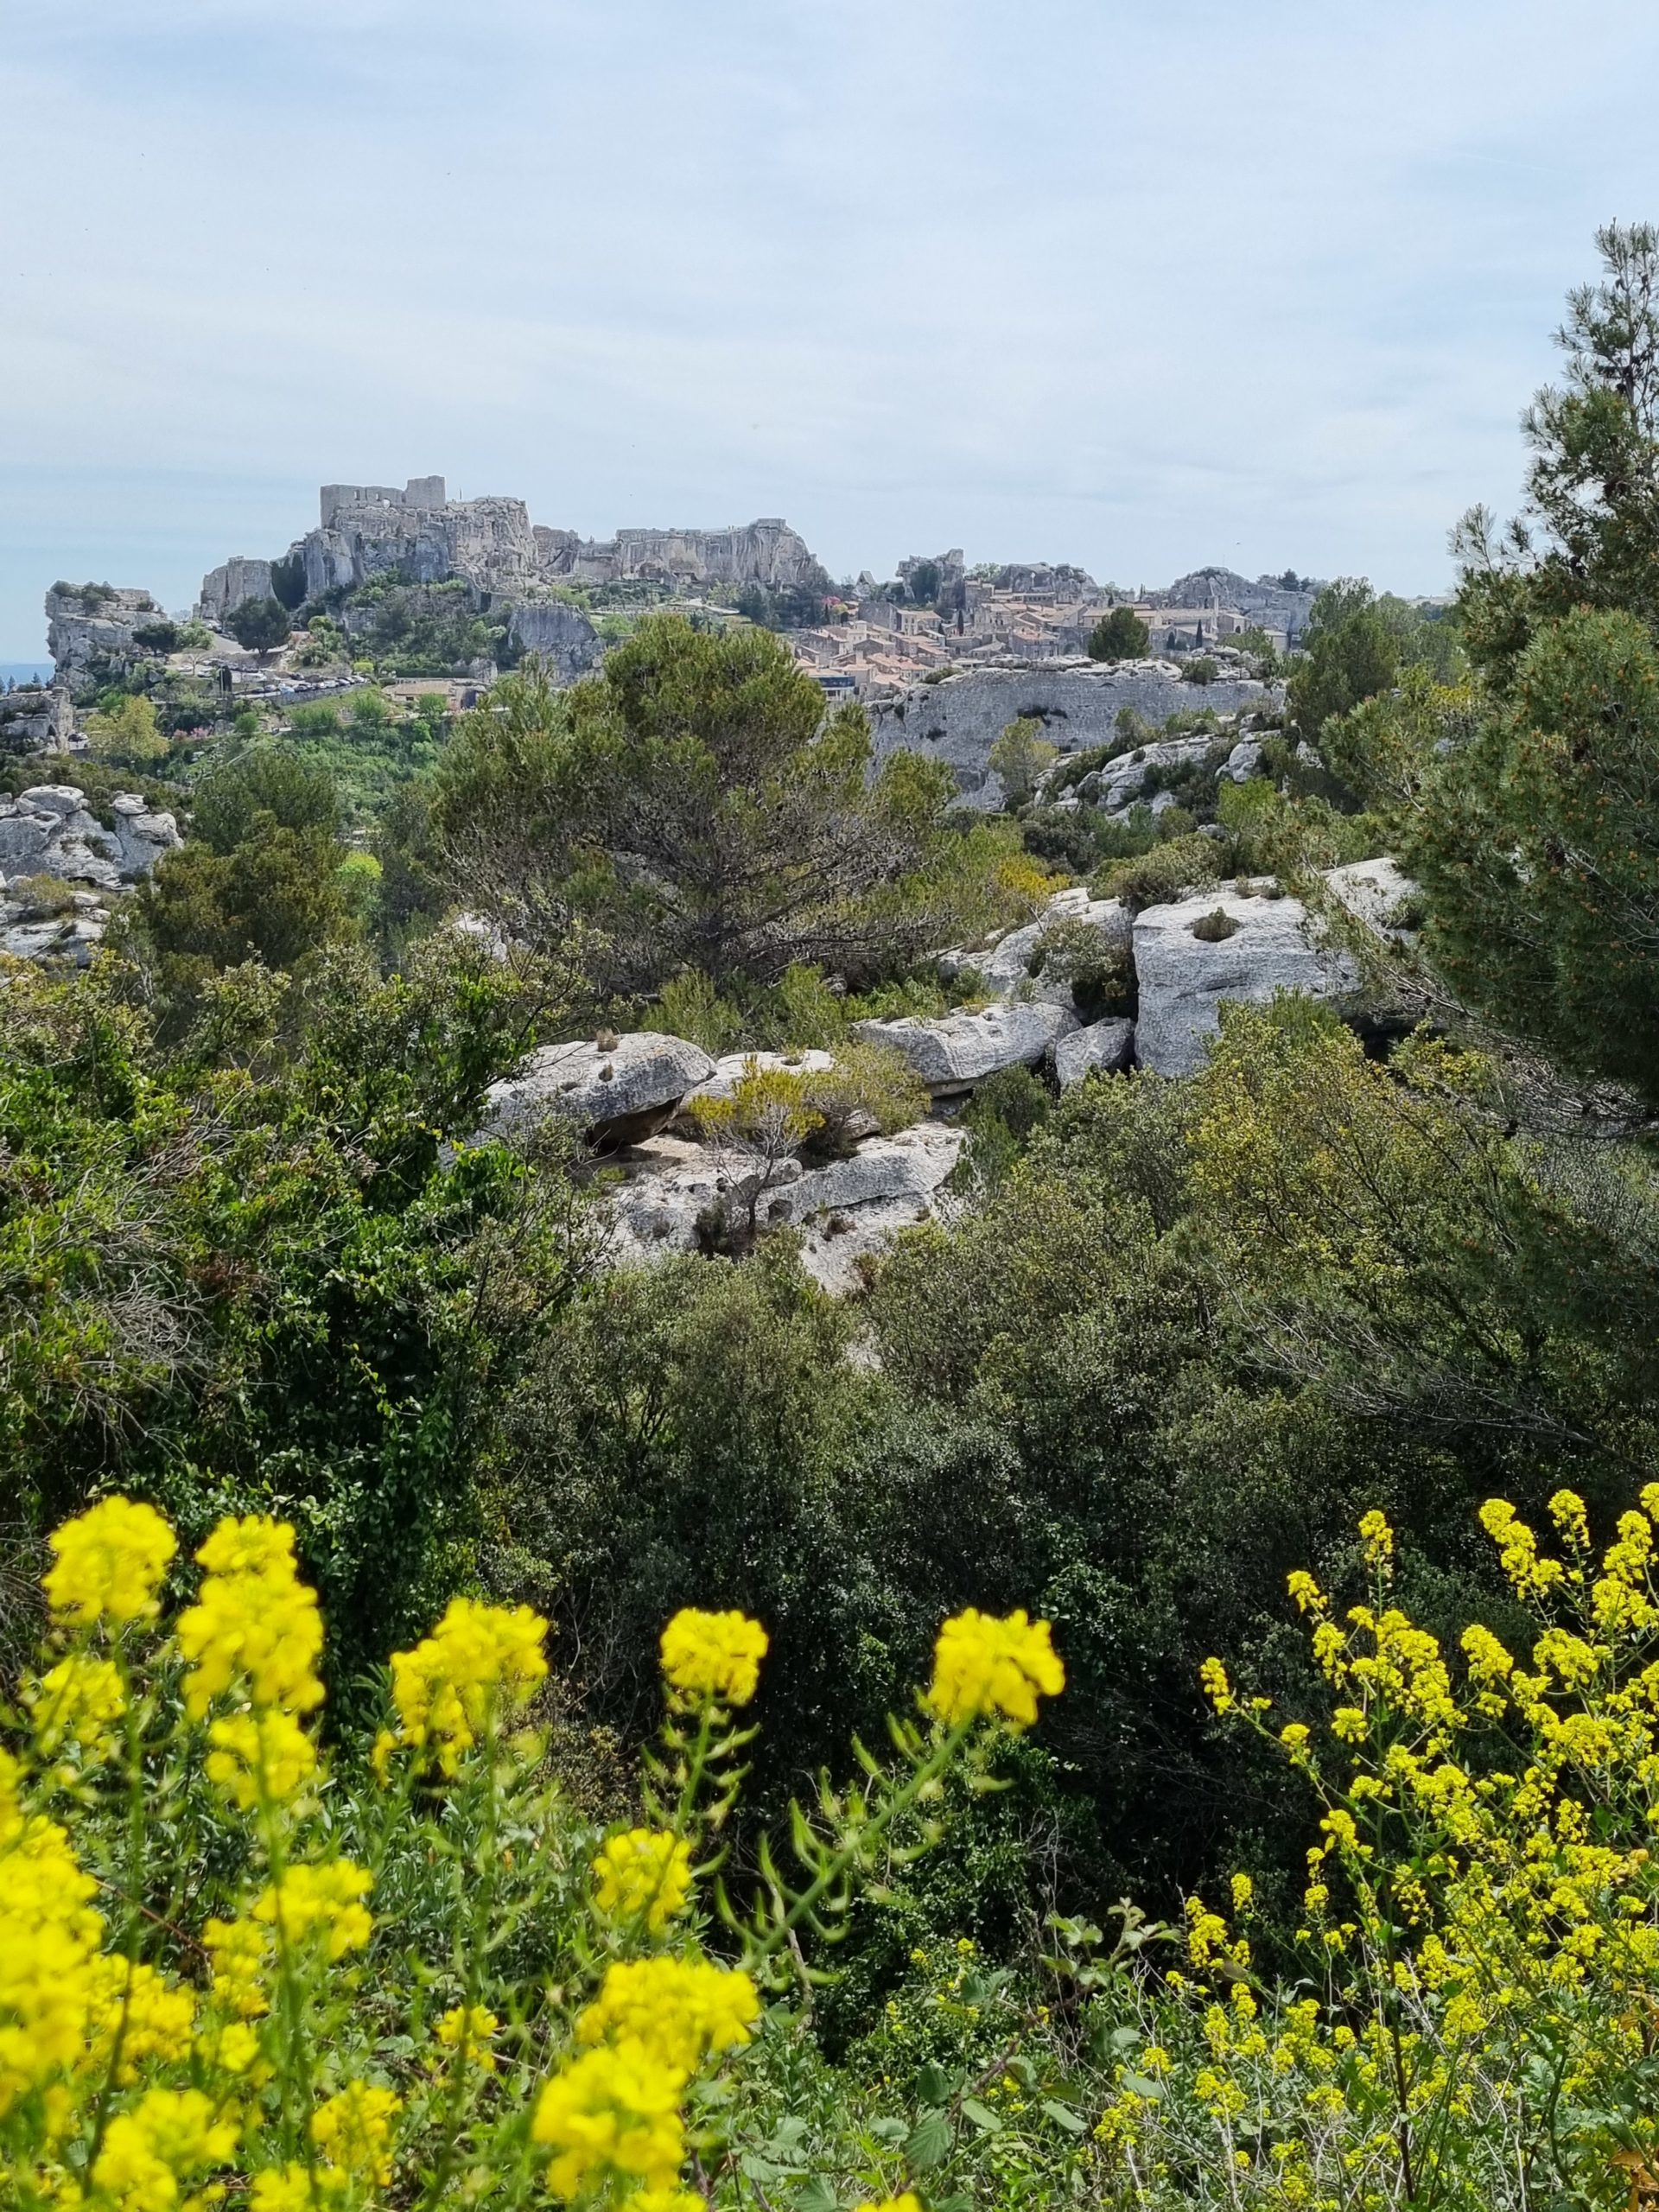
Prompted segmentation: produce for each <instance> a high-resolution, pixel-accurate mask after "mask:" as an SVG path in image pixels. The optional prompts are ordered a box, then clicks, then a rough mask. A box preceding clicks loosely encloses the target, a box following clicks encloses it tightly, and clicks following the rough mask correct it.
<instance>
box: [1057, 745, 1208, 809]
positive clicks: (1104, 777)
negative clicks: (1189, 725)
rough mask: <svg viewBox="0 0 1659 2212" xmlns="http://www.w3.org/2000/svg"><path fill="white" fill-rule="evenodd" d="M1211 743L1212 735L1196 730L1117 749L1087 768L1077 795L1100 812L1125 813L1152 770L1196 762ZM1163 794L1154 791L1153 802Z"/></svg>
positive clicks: (1139, 795) (1138, 795) (1134, 800)
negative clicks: (1194, 733) (1112, 757)
mask: <svg viewBox="0 0 1659 2212" xmlns="http://www.w3.org/2000/svg"><path fill="white" fill-rule="evenodd" d="M1214 743H1215V740H1214V739H1213V738H1212V737H1210V736H1207V735H1205V734H1199V735H1197V736H1194V737H1170V738H1163V739H1160V740H1159V741H1158V742H1156V743H1155V744H1152V745H1137V746H1136V747H1135V749H1134V751H1133V752H1130V753H1120V754H1119V755H1118V757H1117V759H1116V760H1108V761H1107V762H1106V763H1105V764H1104V766H1102V767H1099V768H1091V769H1090V772H1089V773H1088V774H1087V775H1086V776H1084V778H1083V779H1082V780H1081V781H1080V782H1079V783H1078V784H1077V786H1076V789H1077V797H1078V798H1079V799H1080V800H1081V801H1082V803H1083V804H1084V805H1085V806H1096V807H1098V808H1099V809H1100V810H1101V812H1102V813H1103V814H1123V813H1127V811H1128V809H1129V808H1130V807H1132V806H1134V805H1135V804H1138V802H1139V801H1140V799H1141V796H1142V794H1143V793H1144V791H1145V790H1146V787H1147V782H1148V780H1149V779H1150V778H1151V777H1152V775H1153V773H1154V770H1157V769H1161V768H1191V767H1197V766H1200V765H1201V764H1202V763H1203V761H1204V759H1205V755H1206V754H1207V753H1208V752H1209V750H1210V747H1211V746H1212V745H1213V744H1214ZM1166 796H1168V795H1167V794H1166V793H1164V792H1161V791H1160V792H1158V793H1156V794H1155V795H1154V804H1155V802H1156V799H1157V798H1166Z"/></svg>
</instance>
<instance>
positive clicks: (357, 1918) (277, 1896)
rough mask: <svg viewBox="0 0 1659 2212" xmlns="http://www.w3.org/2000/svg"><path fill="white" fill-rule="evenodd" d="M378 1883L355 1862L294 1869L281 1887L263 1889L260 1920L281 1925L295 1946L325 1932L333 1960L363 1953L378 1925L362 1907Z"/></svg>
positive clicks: (258, 1909) (325, 1943)
mask: <svg viewBox="0 0 1659 2212" xmlns="http://www.w3.org/2000/svg"><path fill="white" fill-rule="evenodd" d="M372 1886H373V1878H372V1876H371V1875H370V1874H369V1873H367V1872H365V1869H364V1868H363V1867H361V1866H353V1863H352V1861H351V1860H350V1859H330V1860H328V1861H327V1863H326V1864H325V1865H323V1866H290V1867H289V1869H288V1871H287V1872H285V1873H284V1874H283V1878H282V1880H281V1882H280V1883H273V1884H271V1885H270V1886H269V1887H268V1888H266V1889H264V1890H262V1891H260V1893H259V1897H258V1899H257V1902H256V1904H255V1905H254V1908H253V1916H254V1918H255V1919H256V1920H257V1921H263V1922H266V1923H269V1924H270V1926H271V1927H272V1928H276V1927H277V1926H278V1925H280V1926H281V1928H282V1929H283V1934H284V1935H285V1936H287V1938H288V1941H289V1942H290V1943H303V1942H306V1941H307V1939H308V1937H309V1936H312V1935H313V1934H314V1933H315V1932H320V1933H321V1936H322V1940H323V1948H324V1950H325V1951H326V1953H327V1956H328V1957H329V1958H331V1959H341V1958H344V1957H345V1955H346V1952H347V1951H359V1950H361V1949H362V1948H363V1946H364V1944H365V1943H366V1942H368V1940H369V1937H370V1936H371V1935H372V1933H373V1929H374V1923H373V1921H372V1919H371V1918H370V1916H369V1912H368V1909H367V1907H366V1906H365V1904H363V1903H362V1899H363V1898H364V1897H366V1896H367V1895H368V1893H369V1891H370V1890H371V1888H372Z"/></svg>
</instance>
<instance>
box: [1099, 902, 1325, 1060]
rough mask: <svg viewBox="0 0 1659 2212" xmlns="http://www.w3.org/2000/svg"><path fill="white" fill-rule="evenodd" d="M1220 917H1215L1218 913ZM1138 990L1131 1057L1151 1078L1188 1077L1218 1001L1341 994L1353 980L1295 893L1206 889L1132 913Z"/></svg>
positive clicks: (1215, 1028)
mask: <svg viewBox="0 0 1659 2212" xmlns="http://www.w3.org/2000/svg"><path fill="white" fill-rule="evenodd" d="M1217 917H1219V919H1217ZM1135 976H1136V979H1137V984H1138V988H1139V993H1140V1000H1139V1012H1138V1014H1137V1016H1136V1021H1135V1056H1136V1058H1138V1059H1139V1061H1140V1063H1141V1066H1142V1067H1144V1068H1150V1069H1152V1071H1154V1074H1157V1075H1192V1074H1194V1073H1196V1072H1197V1071H1198V1069H1199V1068H1200V1067H1202V1066H1203V1065H1204V1058H1205V1052H1206V1050H1207V1049H1208V1047H1209V1046H1210V1044H1211V1041H1212V1039H1215V1038H1216V1037H1217V1036H1218V1035H1219V1034H1220V1033H1221V1007H1222V1002H1223V1001H1224V1000H1229V999H1231V1000H1242V1001H1244V1002H1245V1003H1247V1004H1253V1005H1260V1004H1262V1002H1263V1001H1266V1000H1268V999H1270V998H1271V997H1272V996H1273V995H1274V992H1275V991H1281V990H1282V991H1306V992H1307V993H1309V994H1310V995H1312V996H1313V997H1314V998H1319V999H1341V998H1344V997H1345V996H1346V995H1349V994H1350V993H1351V992H1352V991H1353V990H1354V989H1355V988H1356V987H1357V984H1358V982H1359V971H1358V969H1357V966H1356V964H1355V963H1354V961H1353V960H1352V959H1351V957H1350V956H1349V955H1348V954H1347V953H1345V952H1343V951H1340V950H1337V949H1335V948H1334V947H1332V946H1331V945H1329V944H1325V941H1324V931H1323V929H1322V926H1321V925H1320V924H1319V921H1318V920H1317V919H1316V918H1314V917H1313V915H1311V914H1310V913H1309V912H1308V911H1307V909H1306V906H1303V904H1302V902H1301V900H1300V899H1268V898H1247V897H1245V896H1243V894H1242V893H1239V892H1237V891H1231V890H1229V891H1220V890H1217V891H1206V892H1204V893H1200V894H1198V896H1196V897H1194V898H1190V899H1180V900H1179V901H1178V902H1177V903H1176V904H1175V905H1173V906H1148V907H1147V908H1146V909H1145V910H1144V912H1141V913H1139V914H1137V915H1136V916H1135Z"/></svg>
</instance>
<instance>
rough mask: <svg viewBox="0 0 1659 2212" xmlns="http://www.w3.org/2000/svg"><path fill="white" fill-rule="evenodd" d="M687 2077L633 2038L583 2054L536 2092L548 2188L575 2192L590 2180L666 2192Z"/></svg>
mask: <svg viewBox="0 0 1659 2212" xmlns="http://www.w3.org/2000/svg"><path fill="white" fill-rule="evenodd" d="M685 2081H686V2077H685V2075H684V2074H683V2071H682V2070H681V2069H679V2068H678V2067H675V2066H666V2065H664V2063H663V2062H662V2061H661V2060H660V2059H658V2058H653V2057H652V2055H651V2053H650V2052H649V2051H647V2050H645V2048H644V2047H643V2046H642V2045H641V2044H637V2043H627V2044H605V2045H603V2046H601V2048H600V2049H599V2050H589V2051H585V2052H583V2054H582V2056H581V2057H580V2058H576V2059H573V2060H572V2061H571V2062H570V2063H569V2065H568V2066H566V2067H564V2068H563V2069H562V2070H561V2071H560V2072H559V2073H557V2074H556V2075H553V2077H552V2079H551V2080H550V2081H549V2082H546V2083H545V2084H544V2085H543V2089H542V2093H541V2095H540V2096H539V2097H538V2098H537V2102H536V2111H535V2114H534V2117H533V2119H532V2120H531V2137H532V2138H533V2139H534V2140H535V2141H536V2142H537V2143H541V2144H544V2145H546V2146H547V2147H548V2148H549V2149H550V2151H552V2152H553V2153H554V2156H553V2159H552V2162H551V2164H550V2165H549V2167H548V2170H547V2183H548V2187H549V2188H550V2190H552V2191H553V2193H554V2194H555V2196H567V2197H568V2196H576V2195H577V2194H578V2193H579V2192H580V2191H581V2190H583V2189H585V2188H586V2187H587V2186H588V2183H591V2182H595V2181H601V2180H606V2179H615V2180H618V2181H620V2182H622V2183H629V2182H640V2183H644V2184H645V2187H646V2188H647V2189H661V2190H671V2189H672V2188H673V2185H674V2183H675V2179H676V2177H677V2175H678V2173H679V2171H680V2166H681V2164H682V2163H683V2159H684V2157H685V2130H684V2127H683V2124H682V2121H681V2119H680V2111H679V2104H680V2096H681V2094H682V2092H683V2089H684V2088H685Z"/></svg>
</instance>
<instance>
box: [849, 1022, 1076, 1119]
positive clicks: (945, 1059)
mask: <svg viewBox="0 0 1659 2212" xmlns="http://www.w3.org/2000/svg"><path fill="white" fill-rule="evenodd" d="M1077 1026H1078V1025H1077V1016H1076V1014H1073V1013H1071V1011H1070V1009H1069V1008H1068V1007H1061V1006H1053V1005H1050V1004H1047V1003H1046V1002H1044V1001H1040V1000H1033V1001H1029V1002H1027V1003H1024V1004H1021V1003H1020V1002H1018V1001H1014V1002H1013V1003H1004V1004H999V1005H996V1006H990V1007H986V1008H985V1009H984V1011H983V1012H982V1013H981V1014H965V1013H964V1014H944V1015H941V1016H938V1017H937V1018H935V1019H932V1020H923V1019H921V1018H919V1017H918V1016H916V1015H913V1014H907V1015H906V1016H904V1017H903V1018H902V1019H900V1020H892V1021H857V1022H855V1023H854V1025H853V1033H854V1035H855V1036H856V1037H861V1038H862V1039H864V1041H865V1042H866V1043H867V1044H870V1045H886V1046H889V1047H890V1048H891V1049H892V1050H893V1052H899V1053H901V1054H902V1055H903V1057H904V1058H906V1060H908V1061H909V1063H910V1065H911V1066H912V1068H913V1069H914V1070H915V1071H916V1073H917V1074H918V1076H919V1077H921V1079H922V1081H923V1082H924V1083H925V1084H926V1085H927V1087H928V1089H929V1090H931V1092H932V1094H933V1096H935V1097H936V1098H949V1097H954V1096H957V1094H959V1093H960V1092H962V1091H964V1090H972V1089H973V1087H974V1085H975V1084H976V1083H982V1082H983V1081H984V1080H985V1078H986V1077H987V1076H990V1075H995V1073H996V1072H997V1071H998V1070H999V1069H1000V1068H1011V1067H1035V1066H1036V1065H1038V1063H1039V1061H1041V1060H1043V1059H1046V1058H1047V1056H1048V1055H1049V1053H1050V1052H1052V1051H1053V1049H1054V1047H1055V1046H1056V1045H1057V1044H1058V1042H1059V1040H1060V1039H1061V1038H1062V1037H1066V1036H1069V1035H1070V1034H1071V1032H1072V1031H1073V1030H1074V1029H1076V1028H1077Z"/></svg>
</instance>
